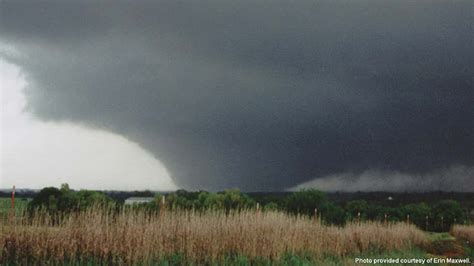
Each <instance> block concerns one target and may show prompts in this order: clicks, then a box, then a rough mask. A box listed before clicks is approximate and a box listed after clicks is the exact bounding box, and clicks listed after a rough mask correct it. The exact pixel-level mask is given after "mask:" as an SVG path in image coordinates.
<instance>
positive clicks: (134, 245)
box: [0, 208, 472, 264]
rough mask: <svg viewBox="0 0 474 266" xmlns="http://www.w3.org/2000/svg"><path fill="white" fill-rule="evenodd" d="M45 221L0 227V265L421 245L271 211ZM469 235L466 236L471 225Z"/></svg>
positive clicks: (412, 234)
mask: <svg viewBox="0 0 474 266" xmlns="http://www.w3.org/2000/svg"><path fill="white" fill-rule="evenodd" d="M53 220H54V219H52V218H51V217H49V216H48V215H47V214H45V213H42V212H39V213H36V214H35V215H34V217H33V219H32V220H28V219H26V218H24V219H21V217H20V219H18V221H17V222H15V223H10V224H3V225H0V248H1V250H2V252H1V253H0V264H1V262H2V261H6V260H7V259H8V261H16V262H19V263H21V262H22V261H24V260H25V259H26V258H28V259H29V260H35V261H59V262H60V261H64V260H67V259H74V258H75V259H77V258H96V259H99V260H104V261H109V262H110V261H111V260H113V262H114V263H117V264H121V263H123V264H136V263H146V262H150V261H152V260H155V259H158V258H163V257H166V256H169V255H172V254H177V253H180V254H182V255H183V256H185V258H187V259H189V260H192V261H195V262H204V261H220V260H222V259H224V258H225V257H226V256H228V255H236V254H238V255H242V256H246V257H248V258H255V257H257V256H258V257H265V258H269V259H278V258H280V257H281V256H282V255H283V254H285V253H287V252H291V253H294V254H302V253H304V254H311V256H313V257H314V258H319V257H321V256H323V255H334V256H346V255H350V254H359V253H361V252H365V251H368V250H376V251H390V250H400V249H404V248H409V247H411V246H412V245H422V244H424V243H425V241H426V240H425V237H424V234H423V233H422V232H421V231H420V230H419V229H417V228H416V227H415V226H413V225H407V224H404V223H397V224H390V225H384V224H382V223H377V222H367V223H362V224H360V225H358V224H348V225H346V226H345V227H336V226H326V225H321V224H320V223H318V222H315V221H313V220H311V219H310V218H308V217H305V216H289V215H287V214H285V213H282V212H273V211H271V212H263V213H256V212H255V211H253V210H246V211H240V212H231V213H229V214H228V215H226V214H225V213H223V212H219V211H208V212H205V213H198V212H194V211H173V212H164V213H162V214H161V215H159V214H147V213H145V212H143V211H138V212H137V211H128V210H122V211H120V212H119V213H118V214H117V213H112V212H111V211H106V210H103V209H100V208H93V209H90V210H88V211H85V212H83V213H80V214H75V215H70V216H65V217H62V218H61V219H60V221H56V222H54V221H53ZM457 232H460V231H459V230H458V231H457ZM470 232H471V237H472V228H471V231H470Z"/></svg>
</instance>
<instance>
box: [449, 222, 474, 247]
mask: <svg viewBox="0 0 474 266" xmlns="http://www.w3.org/2000/svg"><path fill="white" fill-rule="evenodd" d="M451 234H452V235H453V236H455V237H456V238H458V239H462V240H466V241H469V243H470V244H471V245H474V225H454V226H453V228H452V229H451Z"/></svg>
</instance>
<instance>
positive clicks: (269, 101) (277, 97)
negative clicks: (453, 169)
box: [0, 1, 474, 190]
mask: <svg viewBox="0 0 474 266" xmlns="http://www.w3.org/2000/svg"><path fill="white" fill-rule="evenodd" d="M472 5H473V4H472V2H471V1H453V2H448V1H416V2H413V1H296V2H290V1H271V2H270V1H159V2H107V1H104V2H94V3H93V2H89V1H84V2H77V1H71V2H64V1H63V2H43V1H42V2H29V1H28V2H21V1H12V2H10V1H3V2H2V3H1V23H0V34H1V35H0V36H1V37H0V41H1V42H2V43H4V44H5V45H10V46H13V47H15V48H16V49H17V50H18V52H19V55H11V54H8V53H5V52H4V53H3V57H5V58H7V59H8V60H10V61H12V62H14V63H16V64H17V65H19V66H20V67H21V68H22V69H23V71H24V72H25V75H26V77H27V79H28V82H29V87H28V88H27V90H26V93H27V97H28V108H29V110H30V111H31V112H33V113H34V114H36V115H37V116H38V117H40V118H42V119H46V120H70V121H74V122H79V123H84V124H88V125H90V126H94V127H101V128H106V129H107V130H110V131H114V132H117V133H119V134H122V135H124V136H126V137H128V138H130V139H131V140H133V141H136V142H138V143H139V144H140V145H142V146H143V147H145V148H146V149H148V150H150V151H151V152H153V153H154V154H155V155H156V157H157V158H158V159H160V160H161V161H162V162H163V163H164V164H165V165H166V167H167V168H168V169H169V171H170V173H171V175H172V176H173V178H174V179H175V181H176V182H177V184H178V185H179V186H182V187H185V188H205V189H221V188H225V187H240V188H242V189H245V190H265V189H267V190H274V189H282V188H288V187H292V186H295V185H296V184H299V183H303V182H305V181H308V180H312V179H314V178H318V177H323V176H330V175H333V174H337V173H346V172H351V173H362V172H364V171H367V170H373V169H375V170H377V171H382V172H383V171H397V172H403V173H407V174H408V175H411V176H414V179H419V180H420V183H419V184H424V183H423V182H421V181H422V180H423V179H424V180H426V175H424V174H423V173H432V172H433V171H437V170H439V169H445V168H447V167H450V166H452V165H466V166H472V165H473V164H474V134H473V132H474V119H473V117H474V111H473V107H472V101H473V99H474V88H473V87H474V86H473V78H472V77H473V71H474V67H473V65H474V63H473V62H474V61H473V56H474V52H473V49H472V44H473V34H472V25H473V17H472V9H473V6H472ZM440 171H441V170H440ZM466 172H467V173H468V174H469V173H472V172H469V171H466ZM446 178H447V179H449V177H446ZM468 178H471V179H472V178H473V177H472V176H470V177H468ZM456 180H460V179H459V178H458V179H456ZM410 184H411V183H410ZM407 185H409V184H407ZM457 185H458V186H457V187H462V186H463V184H457ZM428 187H432V186H428Z"/></svg>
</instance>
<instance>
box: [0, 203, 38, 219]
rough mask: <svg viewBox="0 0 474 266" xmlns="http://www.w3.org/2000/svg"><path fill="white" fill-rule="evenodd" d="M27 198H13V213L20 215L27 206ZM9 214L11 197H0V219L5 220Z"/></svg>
mask: <svg viewBox="0 0 474 266" xmlns="http://www.w3.org/2000/svg"><path fill="white" fill-rule="evenodd" d="M30 201H31V199H29V198H16V199H15V215H21V214H22V213H23V212H24V211H25V210H26V208H27V206H28V202H30ZM10 214H11V198H0V221H5V220H6V219H7V218H8V215H10Z"/></svg>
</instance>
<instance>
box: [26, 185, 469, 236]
mask: <svg viewBox="0 0 474 266" xmlns="http://www.w3.org/2000/svg"><path fill="white" fill-rule="evenodd" d="M163 196H164V197H165V205H164V206H163V203H162V200H163ZM258 200H260V202H257V200H256V198H253V197H251V196H249V195H248V194H245V193H243V192H241V191H239V190H236V189H230V190H226V191H223V192H217V193H212V192H207V191H195V192H191V191H186V190H178V191H176V192H172V193H167V194H156V195H155V196H154V199H153V200H152V201H151V202H149V203H140V204H134V205H132V206H125V208H135V209H146V210H148V211H150V212H159V211H161V210H162V209H163V208H166V209H167V210H171V211H172V210H177V209H180V210H195V211H204V210H222V211H225V212H226V213H228V212H230V211H232V210H237V211H238V210H243V209H256V210H258V211H263V212H265V211H270V210H278V211H283V212H287V213H290V214H294V215H306V216H308V217H311V218H313V219H318V220H320V221H321V222H323V223H326V224H333V225H344V224H345V223H348V222H364V221H382V222H387V223H389V222H408V223H413V224H415V225H417V226H418V227H419V228H421V229H423V230H427V231H448V230H449V229H450V228H451V226H452V225H453V224H464V223H470V217H469V214H468V211H467V210H465V209H463V208H462V207H461V205H460V204H459V202H457V201H455V200H440V201H435V202H432V203H429V204H427V203H410V204H405V205H400V206H395V207H394V206H384V205H381V204H374V203H368V202H367V201H364V200H351V201H347V202H343V203H339V204H336V203H335V202H333V201H331V200H329V199H328V198H327V196H326V195H325V193H323V192H321V191H318V190H315V189H305V190H300V191H297V192H293V193H290V194H288V195H286V196H284V197H281V198H271V197H270V198H263V199H262V198H259V199H258ZM93 205H102V206H104V205H105V206H108V207H110V208H117V209H120V208H122V207H123V206H124V205H123V201H117V200H115V199H113V198H112V197H110V196H108V195H107V194H105V193H103V192H100V191H90V190H80V191H74V190H72V189H70V188H69V186H68V185H67V184H63V185H62V186H61V187H60V188H55V187H47V188H43V189H42V190H41V191H40V192H39V193H38V194H37V195H36V196H35V197H34V198H33V200H32V201H31V202H30V203H29V204H28V210H29V211H34V210H35V209H38V208H42V209H44V210H46V211H48V212H50V213H67V212H74V211H81V210H85V209H87V208H89V207H91V206H93Z"/></svg>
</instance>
